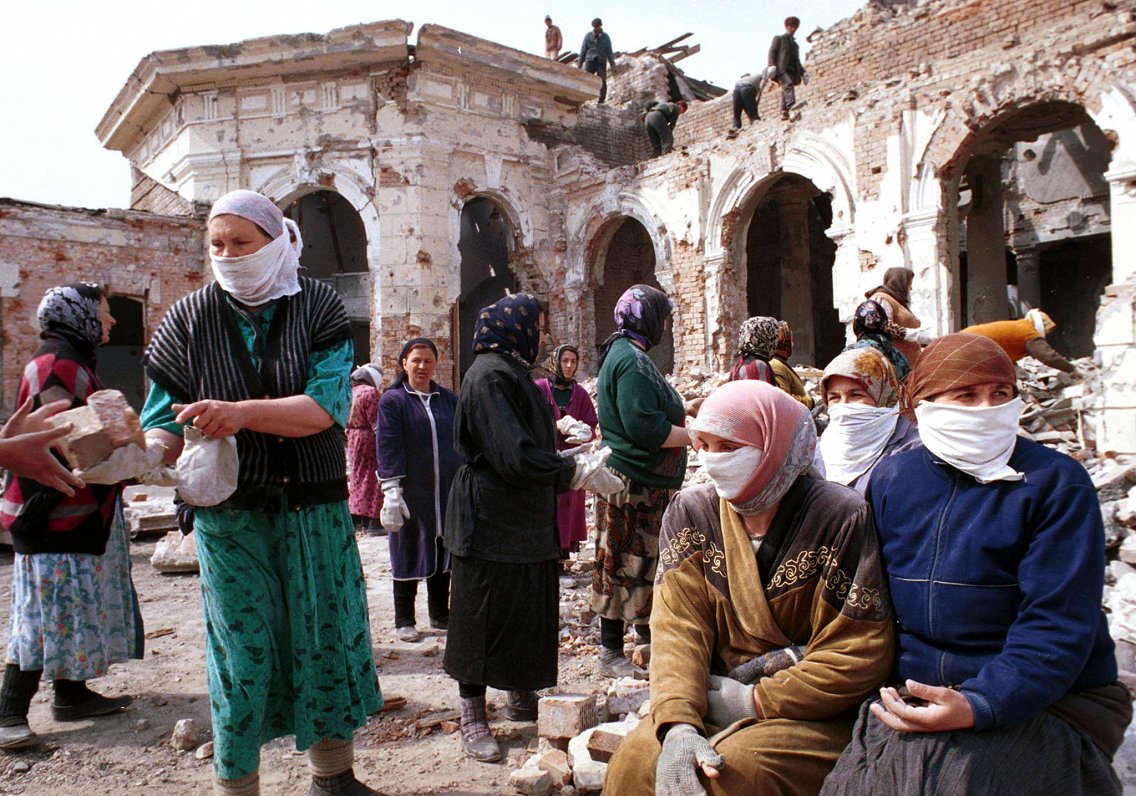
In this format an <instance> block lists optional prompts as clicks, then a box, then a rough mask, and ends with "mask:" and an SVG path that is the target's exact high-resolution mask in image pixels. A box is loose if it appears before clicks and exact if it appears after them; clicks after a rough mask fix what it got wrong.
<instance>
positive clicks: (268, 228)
mask: <svg viewBox="0 0 1136 796" xmlns="http://www.w3.org/2000/svg"><path fill="white" fill-rule="evenodd" d="M221 215H234V216H240V217H241V218H244V219H247V220H249V221H251V222H252V223H254V224H256V225H257V226H258V227H260V228H261V230H263V231H264V233H265V234H267V235H268V237H270V238H272V239H273V240H275V239H276V238H279V237H280V235H281V234H282V233H283V232H284V213H283V212H281V210H280V208H279V207H277V206H276V204H275V203H274V202H273V201H272V200H271V199H269V198H268V197H267V196H264V195H263V194H259V193H257V192H256V191H246V190H244V189H241V190H237V191H229V193H227V194H225V195H224V196H222V197H221V198H220V199H218V200H217V201H216V202H214V203H213V207H212V208H210V210H209V219H208V220H209V221H212V220H213V219H214V218H215V217H216V216H221Z"/></svg>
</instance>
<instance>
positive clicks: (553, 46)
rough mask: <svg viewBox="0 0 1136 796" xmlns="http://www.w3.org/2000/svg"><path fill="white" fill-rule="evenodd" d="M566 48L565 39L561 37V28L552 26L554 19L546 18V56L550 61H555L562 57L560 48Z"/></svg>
mask: <svg viewBox="0 0 1136 796" xmlns="http://www.w3.org/2000/svg"><path fill="white" fill-rule="evenodd" d="M563 46H564V37H563V36H561V35H560V28H558V27H556V26H555V25H553V24H552V17H550V16H548V15H547V14H546V15H545V17H544V54H545V56H547V57H548V58H549V60H552V61H555V60H557V59H558V58H559V57H560V48H561V47H563Z"/></svg>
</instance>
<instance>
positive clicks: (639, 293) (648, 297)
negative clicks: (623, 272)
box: [600, 285, 674, 366]
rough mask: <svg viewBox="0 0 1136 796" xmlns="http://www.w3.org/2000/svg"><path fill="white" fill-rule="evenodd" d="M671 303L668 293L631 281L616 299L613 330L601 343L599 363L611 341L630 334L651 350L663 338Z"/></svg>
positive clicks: (671, 307) (671, 310)
mask: <svg viewBox="0 0 1136 796" xmlns="http://www.w3.org/2000/svg"><path fill="white" fill-rule="evenodd" d="M673 311H674V307H673V306H672V305H671V300H670V299H669V298H667V294H666V293H664V292H663V291H661V290H659V289H658V288H657V287H651V286H650V285H632V286H631V287H629V288H627V290H625V291H623V295H622V296H620V297H619V301H617V302H615V313H614V315H615V332H614V333H613V334H612V335H611V336H610V337H608V338H607V339H606V340H604V341H603V344H602V345H600V365H601V366H602V365H603V361H604V359H606V358H607V352H608V351H609V350H610V349H611V344H612V343H614V342H615V341H616V340H618V339H619V338H620V337H629V338H631V339H632V340H634V341H636V342H637V343H639V344H640V345H641V346H643V348H644V349H646V350H650V349H651V348H653V347H654V346H656V345H658V344H659V343H660V342H661V341H662V339H663V331H664V330H665V329H666V328H667V318H669V317H671V313H672V312H673Z"/></svg>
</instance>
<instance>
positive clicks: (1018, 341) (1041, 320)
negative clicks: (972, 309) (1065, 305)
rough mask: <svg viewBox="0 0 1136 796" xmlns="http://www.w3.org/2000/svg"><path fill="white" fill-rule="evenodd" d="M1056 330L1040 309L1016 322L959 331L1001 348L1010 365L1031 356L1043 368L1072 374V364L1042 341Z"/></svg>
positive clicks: (985, 324) (989, 324)
mask: <svg viewBox="0 0 1136 796" xmlns="http://www.w3.org/2000/svg"><path fill="white" fill-rule="evenodd" d="M1056 328H1057V324H1056V323H1054V322H1053V319H1052V318H1050V317H1049V315H1047V314H1046V313H1044V312H1042V311H1041V310H1030V311H1029V312H1027V313H1026V317H1024V318H1019V319H1018V320H1016V321H993V322H991V323H979V324H976V325H974V326H968V327H966V328H965V329H963V330H962V331H963V332H964V333H966V334H977V335H981V336H982V337H989V338H990V339H991V340H993V341H994V342H995V343H997V344H998V345H999V346H1001V347H1002V350H1003V351H1005V352H1006V356H1008V357H1009V358H1010V361H1011V362H1017V361H1018V360H1019V359H1021V358H1022V357H1026V356H1030V357H1033V358H1034V359H1036V360H1037V361H1038V362H1040V363H1042V364H1043V365H1049V367H1051V368H1056V369H1057V370H1063V371H1065V372H1066V373H1069V374H1075V373H1076V372H1077V368H1076V367H1074V366H1073V363H1072V362H1070V361H1069V360H1067V359H1066V358H1065V357H1063V356H1061V354H1060V353H1059V352H1058V351H1057V349H1055V348H1054V347H1053V346H1051V345H1050V344H1049V341H1048V340H1046V339H1045V338H1046V336H1047V335H1048V334H1049V333H1050V332H1052V331H1053V330H1054V329H1056Z"/></svg>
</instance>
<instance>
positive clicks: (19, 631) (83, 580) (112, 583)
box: [7, 504, 144, 680]
mask: <svg viewBox="0 0 1136 796" xmlns="http://www.w3.org/2000/svg"><path fill="white" fill-rule="evenodd" d="M142 639H143V635H142V615H141V614H140V613H139V611H138V598H137V597H136V595H135V593H134V583H133V581H132V580H131V578H130V541H129V539H128V538H127V535H126V523H125V522H124V521H123V517H122V505H121V504H119V505H118V506H117V507H116V508H115V517H114V522H113V525H112V526H111V529H110V538H109V539H108V540H107V547H106V552H105V553H103V554H102V555H101V556H97V555H92V554H89V553H35V554H29V555H25V554H23V553H16V556H15V562H14V564H13V571H12V608H11V616H10V618H9V625H8V658H7V661H8V663H15V664H19V667H20V668H21V669H23V670H24V671H30V670H33V669H43V671H44V675H45V676H46V677H47V678H49V679H66V680H91V679H93V678H95V677H101V676H102V675H104V674H106V673H107V670H108V669H109V668H110V665H111V664H112V663H118V662H120V661H125V660H128V659H130V658H141V657H142V650H143V644H144V642H143V640H142Z"/></svg>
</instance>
